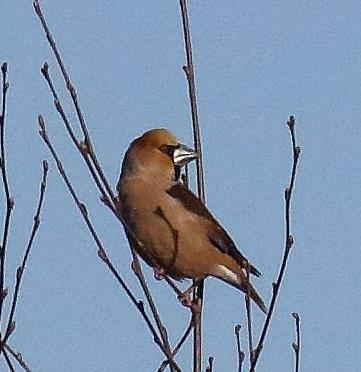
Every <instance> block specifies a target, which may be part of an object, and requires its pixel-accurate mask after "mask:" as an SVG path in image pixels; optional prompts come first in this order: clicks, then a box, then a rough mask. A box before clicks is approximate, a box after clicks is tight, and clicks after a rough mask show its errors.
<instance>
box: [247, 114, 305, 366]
mask: <svg viewBox="0 0 361 372" xmlns="http://www.w3.org/2000/svg"><path fill="white" fill-rule="evenodd" d="M287 125H288V128H289V131H290V134H291V142H292V153H293V165H292V171H291V177H290V183H289V186H288V187H287V188H286V189H285V248H284V253H283V258H282V264H281V267H280V271H279V274H278V277H277V281H276V282H275V283H273V284H272V287H273V293H272V298H271V303H270V306H269V311H268V314H267V317H266V320H265V323H264V325H263V328H262V332H261V336H260V338H259V341H258V344H257V347H256V348H255V350H254V353H253V361H252V363H251V367H250V372H254V371H255V367H256V364H257V361H258V359H259V356H260V353H261V351H262V349H263V345H264V340H265V338H266V335H267V331H268V328H269V324H270V321H271V317H272V314H273V311H274V308H275V304H276V299H277V296H278V293H279V289H280V286H281V283H282V279H283V276H284V273H285V270H286V266H287V261H288V257H289V254H290V251H291V247H292V246H293V243H294V239H293V237H292V235H291V233H290V231H291V216H290V207H291V199H292V192H293V188H294V184H295V179H296V170H297V164H298V159H299V156H300V153H301V148H300V147H299V146H297V145H296V134H295V125H296V120H295V118H294V117H293V116H290V118H289V120H288V121H287Z"/></svg>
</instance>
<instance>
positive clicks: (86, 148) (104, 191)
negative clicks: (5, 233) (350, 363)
mask: <svg viewBox="0 0 361 372" xmlns="http://www.w3.org/2000/svg"><path fill="white" fill-rule="evenodd" d="M33 6H34V9H35V12H36V14H37V16H38V17H39V19H40V22H41V25H42V27H43V30H44V32H45V35H46V38H47V40H48V42H49V45H50V47H51V49H52V51H53V53H54V56H55V58H56V61H57V63H58V66H59V68H60V70H61V73H62V76H63V79H64V81H65V84H66V88H67V89H68V91H69V93H70V96H71V99H72V102H73V105H74V107H75V110H76V113H77V117H78V121H79V124H80V127H81V130H82V132H83V135H84V140H83V141H78V140H77V139H76V137H75V134H74V131H73V130H72V128H71V125H70V123H69V120H68V118H67V116H66V114H65V111H64V109H63V107H62V105H61V102H60V100H59V96H58V94H57V92H56V90H55V88H54V85H53V83H52V80H51V78H50V75H49V71H48V64H47V63H45V64H44V66H43V68H42V69H41V72H42V73H43V75H44V77H45V79H46V81H47V83H48V85H49V88H50V90H51V92H52V94H53V98H54V104H55V107H56V109H57V111H58V112H59V114H60V116H61V118H62V120H63V122H64V125H65V128H66V130H67V132H68V134H69V136H70V138H71V140H72V142H73V143H74V145H75V146H76V148H77V149H78V150H79V151H80V153H81V154H82V156H83V158H84V160H85V162H86V164H87V166H88V169H89V171H90V173H91V175H92V177H93V180H94V181H95V183H96V185H97V187H98V189H99V190H100V192H101V195H102V197H101V199H102V201H103V202H104V203H105V204H106V205H107V206H108V207H109V208H110V209H111V210H112V211H113V212H114V213H115V214H116V215H117V217H118V219H119V220H120V221H121V222H122V223H123V225H124V226H125V227H126V225H125V223H124V221H123V219H122V218H121V216H120V215H119V213H118V212H117V210H116V206H115V203H116V202H117V200H116V198H115V195H114V193H113V191H112V189H111V187H110V185H109V183H108V181H107V179H106V177H105V175H104V172H103V170H102V168H101V166H100V163H99V162H98V159H97V157H96V154H95V152H94V149H93V145H92V143H91V138H90V135H89V131H88V128H87V125H86V122H85V119H84V116H83V114H82V111H81V108H80V105H79V102H78V97H77V94H76V90H75V87H74V85H73V84H72V83H71V81H70V77H69V75H68V73H67V71H66V68H65V64H64V62H63V61H62V58H61V55H60V52H59V50H58V48H57V46H56V43H55V41H54V38H53V36H52V34H51V32H50V29H49V27H48V25H47V23H46V20H45V17H44V15H43V13H42V10H41V7H40V3H39V1H37V0H35V1H33ZM103 186H104V187H103ZM126 228H127V227H126ZM127 230H129V229H128V228H127ZM129 232H130V233H131V235H134V234H132V232H131V230H129ZM135 239H136V238H135ZM131 250H132V249H131ZM99 252H100V254H99V256H100V257H101V258H102V257H103V256H104V255H103V254H102V251H101V250H100V251H99ZM132 254H133V260H137V259H138V258H137V257H135V256H134V255H135V253H134V252H133V250H132ZM134 257H135V258H134ZM103 261H104V259H103ZM104 262H106V263H107V261H106V260H105V261H104ZM113 269H114V267H113ZM111 271H112V272H113V270H111ZM113 274H114V272H113ZM137 277H138V280H139V281H140V284H141V287H142V289H143V292H144V293H145V295H146V298H147V301H148V303H149V305H150V307H151V310H152V313H153V316H154V319H155V321H156V323H157V326H158V328H159V332H160V334H161V337H162V341H163V344H164V347H165V348H166V349H167V354H168V356H170V355H171V348H170V346H169V342H168V338H167V333H166V330H165V327H164V326H163V325H162V323H161V321H160V317H159V314H158V313H157V311H156V308H155V304H154V301H153V299H152V296H151V294H150V291H149V289H148V287H147V284H146V282H145V279H144V276H143V274H142V272H141V269H140V266H139V275H137ZM171 368H175V367H174V364H173V362H172V364H171Z"/></svg>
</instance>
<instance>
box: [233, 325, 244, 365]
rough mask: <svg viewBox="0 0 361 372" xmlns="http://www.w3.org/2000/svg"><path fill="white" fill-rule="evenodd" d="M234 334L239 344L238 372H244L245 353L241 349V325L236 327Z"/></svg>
mask: <svg viewBox="0 0 361 372" xmlns="http://www.w3.org/2000/svg"><path fill="white" fill-rule="evenodd" d="M234 333H235V335H236V342H237V356H238V372H242V365H243V361H244V351H243V350H242V347H241V325H240V324H237V325H236V326H235V327H234Z"/></svg>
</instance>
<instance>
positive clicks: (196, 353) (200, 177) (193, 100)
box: [179, 0, 205, 372]
mask: <svg viewBox="0 0 361 372" xmlns="http://www.w3.org/2000/svg"><path fill="white" fill-rule="evenodd" d="M179 4H180V8H181V13H182V24H183V36H184V47H185V54H186V59H187V65H186V66H184V67H183V70H184V72H185V74H186V77H187V81H188V93H189V100H190V106H191V114H192V124H193V141H194V148H195V150H196V152H197V154H198V158H197V160H196V165H197V189H198V196H199V199H200V200H201V201H202V203H205V191H204V174H203V160H202V144H201V136H200V129H199V122H198V108H197V96H196V84H195V79H194V67H193V54H192V42H191V35H190V28H189V19H188V9H187V0H179ZM203 291H204V281H201V282H200V283H199V285H198V287H197V289H196V290H195V291H194V301H195V302H196V303H197V304H198V305H199V311H197V312H196V313H195V314H194V331H193V372H200V371H201V368H202V300H203Z"/></svg>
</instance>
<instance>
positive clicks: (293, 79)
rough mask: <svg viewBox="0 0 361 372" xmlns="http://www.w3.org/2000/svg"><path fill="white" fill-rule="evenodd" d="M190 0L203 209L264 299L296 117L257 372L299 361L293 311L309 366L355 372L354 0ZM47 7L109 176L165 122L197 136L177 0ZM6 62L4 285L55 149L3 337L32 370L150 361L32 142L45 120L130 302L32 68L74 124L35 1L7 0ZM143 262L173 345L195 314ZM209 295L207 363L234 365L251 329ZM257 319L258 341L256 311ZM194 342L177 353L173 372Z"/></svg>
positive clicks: (122, 366)
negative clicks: (251, 270) (287, 234)
mask: <svg viewBox="0 0 361 372" xmlns="http://www.w3.org/2000/svg"><path fill="white" fill-rule="evenodd" d="M189 8H190V21H191V31H192V37H193V47H194V58H195V66H196V82H197V88H198V89H197V93H198V100H199V115H200V124H201V132H202V141H203V149H204V163H205V176H206V196H207V205H208V206H209V208H210V209H211V210H212V211H213V212H214V214H215V215H216V216H217V218H218V219H219V220H220V221H221V222H222V223H223V225H224V226H225V227H226V228H227V230H228V231H229V233H230V234H231V235H232V236H233V238H234V239H235V241H236V242H237V244H238V246H239V248H240V249H241V250H242V251H243V252H244V253H245V254H246V256H247V257H249V259H250V260H251V261H252V262H254V263H255V264H256V266H257V267H258V268H259V269H260V270H261V271H262V273H263V276H262V278H260V279H257V280H255V281H254V282H255V286H256V287H257V288H258V290H259V292H260V293H261V294H262V296H263V297H264V298H265V299H266V301H267V302H268V299H269V298H270V295H271V283H272V281H274V280H275V278H276V275H277V271H278V267H279V263H280V259H281V256H282V252H283V246H284V222H283V213H284V199H283V190H284V188H285V186H286V185H287V183H288V180H289V174H290V168H291V147H290V140H289V133H288V129H287V127H286V121H287V119H288V117H289V115H290V114H294V115H295V116H296V118H297V134H298V141H299V144H300V146H301V147H302V154H301V159H300V167H299V172H298V177H297V184H296V188H295V193H294V200H293V204H292V214H293V224H292V233H293V235H294V237H295V242H296V243H295V246H294V250H293V251H292V253H291V257H290V261H289V265H288V269H287V273H286V276H285V280H284V282H283V285H282V289H281V294H280V297H279V301H278V303H277V308H276V312H275V314H274V317H273V321H272V325H271V329H270V332H269V335H268V336H269V337H268V338H267V340H266V344H265V349H264V352H263V353H262V358H261V360H260V362H259V367H258V369H257V371H258V372H262V371H282V372H283V371H293V351H292V349H291V343H292V342H293V341H294V324H293V319H292V317H291V313H292V312H294V311H297V312H299V314H300V317H301V322H302V325H301V326H302V356H301V357H302V361H301V363H302V370H303V371H318V372H323V371H324V372H326V371H327V372H336V371H337V372H339V371H356V370H358V369H359V361H360V353H359V346H360V334H359V332H360V330H359V329H360V323H361V315H360V311H359V310H360V305H361V300H360V287H361V282H360V275H359V270H360V261H361V251H360V243H361V239H360V231H361V226H360V215H361V208H360V184H361V175H360V170H361V169H360V158H361V147H360V138H361V129H360V128H361V126H360V117H361V104H360V103H361V73H360V71H361V24H360V14H361V3H360V2H358V1H347V2H342V3H341V2H339V1H328V2H325V1H312V2H311V1H289V2H285V1H257V2H251V1H239V0H237V1H216V0H214V1H191V2H190V4H189ZM43 9H44V12H45V15H46V16H47V20H48V22H49V25H50V27H51V29H52V31H53V35H54V37H55V40H56V41H57V43H58V46H59V47H60V50H61V51H62V55H63V57H64V60H65V62H66V65H67V67H68V70H69V73H70V75H71V77H72V80H73V82H74V83H75V85H76V87H77V91H78V94H79V99H80V103H81V105H82V108H83V111H84V113H85V117H86V120H87V123H88V126H89V129H90V132H91V135H92V138H93V142H94V144H95V148H96V152H97V154H98V157H99V159H100V160H101V163H102V165H103V167H104V170H105V172H106V174H107V176H108V178H109V180H110V182H111V184H112V185H115V184H116V182H117V179H118V176H119V171H120V163H121V159H122V157H123V155H124V152H125V150H126V148H127V146H128V144H129V142H130V141H131V140H132V139H133V138H134V137H136V136H138V135H139V134H141V133H142V132H143V131H145V130H146V129H149V128H151V127H158V126H166V127H168V128H169V129H171V130H172V131H173V132H175V133H176V134H177V136H178V138H179V139H181V140H182V141H183V142H185V143H188V144H192V133H191V125H190V114H189V103H188V93H187V84H186V79H185V76H184V73H183V71H182V65H183V64H184V50H183V36H182V29H181V20H180V10H179V4H178V1H176V0H172V1H170V0H168V1H164V0H162V1H160V0H155V1H139V0H133V1H106V2H100V1H85V0H81V1H80V0H79V1H70V0H63V1H55V0H44V1H43ZM0 60H1V61H7V62H8V63H9V72H10V76H9V80H10V91H9V100H8V115H7V119H6V124H7V132H6V141H7V151H8V171H9V177H10V186H11V192H12V194H13V196H14V199H15V210H14V214H13V221H12V225H11V238H10V242H9V247H8V261H7V285H8V286H11V285H13V278H14V272H15V268H16V266H17V265H18V263H19V262H20V258H21V257H22V254H23V251H24V247H25V244H26V241H27V238H28V234H29V231H30V228H31V224H32V216H33V211H34V208H35V205H36V200H37V195H38V185H39V182H40V177H41V160H42V159H44V158H46V159H49V160H50V174H49V183H48V189H47V194H46V201H45V206H44V211H43V214H42V218H41V219H42V224H41V227H40V230H39V234H38V236H37V238H36V242H35V244H34V247H33V251H32V253H31V257H30V260H29V264H28V267H27V269H26V272H25V275H24V281H23V286H22V288H21V295H20V302H19V306H18V311H17V314H16V320H17V329H16V331H15V333H14V335H13V336H12V338H11V341H10V344H11V345H12V346H13V347H14V348H16V349H18V350H19V351H21V353H22V354H23V357H24V359H25V360H26V361H27V362H28V363H29V365H30V366H31V367H32V368H33V370H34V371H41V372H44V371H52V372H63V371H89V372H93V371H94V372H95V371H110V372H112V371H154V370H155V369H156V368H157V367H158V365H159V363H160V362H161V361H162V355H161V353H160V352H159V350H158V348H157V346H156V345H155V344H154V343H153V341H152V338H151V336H150V334H149V332H148V330H147V328H146V326H145V324H144V321H143V320H142V319H141V318H140V316H139V315H138V313H137V312H136V311H135V309H134V307H133V305H131V304H130V302H129V300H128V299H127V297H126V296H125V295H124V293H123V292H122V291H121V290H120V289H119V288H118V287H117V284H116V283H115V281H114V279H113V277H112V276H111V275H110V274H109V272H108V271H107V269H106V268H105V266H104V265H103V264H102V263H101V261H100V260H99V258H98V257H97V254H96V248H95V245H94V243H93V241H92V239H91V238H90V236H89V234H88V232H87V231H86V228H85V225H84V223H83V220H82V219H81V217H80V215H79V212H78V210H77V209H76V208H75V206H74V204H73V202H72V201H71V199H70V197H69V194H68V193H67V191H66V189H65V187H64V185H63V182H62V180H61V179H60V176H59V175H58V173H57V170H56V168H55V165H54V163H53V161H51V159H50V156H49V154H48V151H47V149H46V148H45V146H44V145H43V143H42V141H41V139H40V137H39V136H38V133H37V123H36V117H37V115H38V114H39V113H42V114H43V115H44V117H45V120H46V121H47V124H48V131H49V135H50V136H51V138H52V139H53V141H54V144H55V146H56V148H57V149H58V151H59V154H61V156H62V159H63V162H64V166H65V167H66V169H67V170H68V172H69V175H70V176H71V178H72V180H73V184H74V185H75V186H76V187H77V190H78V192H79V195H80V197H81V199H82V200H83V201H84V202H85V203H86V204H87V206H88V209H89V213H90V216H91V218H92V220H93V221H94V223H95V225H96V227H97V231H98V232H99V234H100V236H101V238H102V241H103V243H104V245H105V247H106V248H107V250H108V253H109V255H110V257H111V258H112V260H113V262H114V263H115V264H116V266H117V267H118V268H119V270H120V272H121V273H122V274H123V275H124V277H125V278H126V280H127V282H128V283H129V285H130V286H131V287H132V289H133V290H134V291H135V293H136V294H137V296H139V297H141V291H140V289H139V286H138V284H137V281H136V279H135V278H134V275H133V274H132V272H131V270H130V268H129V264H130V255H129V249H128V245H127V242H126V239H125V237H124V233H123V230H122V228H121V226H119V224H118V223H117V222H116V221H115V220H114V218H113V217H112V215H111V214H110V213H109V211H108V210H107V209H106V208H105V207H104V206H103V205H102V204H101V203H100V201H99V198H98V196H99V195H98V192H97V190H96V189H95V187H94V186H93V183H92V182H91V181H90V178H89V175H88V172H87V170H86V169H85V166H84V164H83V162H82V160H81V158H80V157H79V155H78V154H77V152H76V151H75V150H74V149H73V147H72V145H71V144H70V141H69V139H68V137H67V136H66V134H65V132H64V130H63V127H62V123H61V121H60V120H59V117H58V115H57V113H56V112H55V110H54V108H53V106H52V98H51V95H50V93H49V91H48V89H47V87H46V84H45V82H44V80H43V78H42V76H41V74H40V67H41V66H42V64H43V62H44V61H48V62H49V64H50V71H51V72H52V73H53V76H54V79H55V80H56V82H57V83H58V87H59V88H61V98H62V100H63V104H64V105H66V107H67V108H68V113H69V116H70V118H71V119H72V120H73V121H74V122H75V114H74V110H73V109H72V107H71V105H70V101H69V98H68V96H67V94H66V92H65V90H64V84H63V82H62V81H61V79H60V77H59V74H58V71H57V68H56V65H55V61H54V58H53V56H52V54H51V52H50V50H49V47H48V45H47V43H46V40H45V37H44V35H43V32H42V29H41V27H40V24H39V22H38V19H37V18H36V16H35V15H34V12H33V9H32V4H31V1H30V0H28V1H14V0H3V1H2V6H1V19H0ZM0 208H1V210H0V211H1V212H3V203H1V206H0ZM144 271H145V272H146V274H147V276H148V278H149V283H150V286H151V287H152V290H153V292H154V294H155V297H156V300H157V303H158V305H159V308H160V312H161V315H162V318H163V320H164V322H165V323H166V325H167V326H168V328H169V331H170V337H171V341H172V343H173V344H174V343H175V342H176V340H177V339H178V337H179V335H180V333H181V332H182V330H183V328H184V327H185V326H186V324H187V322H188V319H189V313H188V311H187V310H186V309H184V308H182V307H181V306H180V305H179V303H178V302H177V300H176V299H175V296H174V295H173V293H172V292H171V291H170V290H169V289H168V288H167V286H166V284H165V283H162V282H156V281H155V280H154V279H153V278H152V275H151V271H150V269H149V268H145V269H144ZM205 296H206V300H205V308H204V348H203V351H204V357H208V356H209V355H212V356H214V358H215V370H216V371H233V370H235V369H236V353H235V350H236V349H235V340H234V331H233V327H234V325H235V324H237V323H239V322H241V324H243V325H245V318H244V312H245V311H244V303H243V296H241V295H240V293H239V292H238V291H236V290H234V289H233V288H231V287H229V286H226V285H225V284H223V283H221V282H219V281H217V280H214V279H209V280H208V281H207V282H206V293H205ZM254 313H255V327H256V338H257V335H258V334H259V329H260V325H261V320H262V319H263V317H262V315H261V314H259V311H258V310H257V309H256V308H255V309H254ZM245 336H246V335H245V333H244V334H243V344H244V345H245V346H246V337H245ZM191 346H192V344H191V342H190V341H189V342H188V343H187V344H186V345H185V347H184V348H183V349H182V352H181V354H180V356H179V358H178V360H179V363H180V365H181V366H182V367H183V368H184V370H185V371H189V370H190V366H191ZM0 368H1V370H3V369H4V368H5V367H4V365H2V366H1V367H0Z"/></svg>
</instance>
